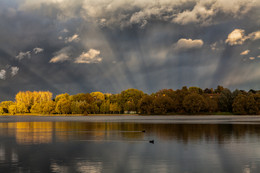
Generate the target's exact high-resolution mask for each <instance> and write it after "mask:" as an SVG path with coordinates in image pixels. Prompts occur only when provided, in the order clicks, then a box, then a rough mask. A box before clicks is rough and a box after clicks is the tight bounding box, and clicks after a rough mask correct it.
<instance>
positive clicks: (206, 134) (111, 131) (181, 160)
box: [0, 122, 260, 172]
mask: <svg viewBox="0 0 260 173" xmlns="http://www.w3.org/2000/svg"><path fill="white" fill-rule="evenodd" d="M143 130H145V132H143ZM149 140H155V144H154V145H153V144H150V143H149ZM259 142H260V126H259V125H253V124H251V125H249V124H147V123H126V122H121V123H115V122H106V123H104V122H16V123H0V170H1V172H2V171H3V172H152V171H156V172H193V171H194V170H198V171H197V172H209V171H210V170H216V172H244V171H247V172H248V171H249V172H250V171H251V172H254V171H255V172H258V171H260V167H259V166H258V165H260V164H259V160H260V154H258V153H260V152H258V151H260V150H259V149H258V143H259ZM187 163H189V165H187ZM205 165H206V166H205Z"/></svg>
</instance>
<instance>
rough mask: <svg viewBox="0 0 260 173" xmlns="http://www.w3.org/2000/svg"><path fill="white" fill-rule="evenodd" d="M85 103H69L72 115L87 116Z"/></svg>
mask: <svg viewBox="0 0 260 173" xmlns="http://www.w3.org/2000/svg"><path fill="white" fill-rule="evenodd" d="M87 106H88V104H87V102H86V101H73V102H72V103H71V112H72V114H87Z"/></svg>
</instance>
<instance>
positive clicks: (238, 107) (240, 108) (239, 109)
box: [232, 94, 247, 114]
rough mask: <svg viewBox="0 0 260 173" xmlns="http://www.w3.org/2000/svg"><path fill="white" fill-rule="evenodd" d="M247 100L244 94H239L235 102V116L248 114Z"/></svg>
mask: <svg viewBox="0 0 260 173" xmlns="http://www.w3.org/2000/svg"><path fill="white" fill-rule="evenodd" d="M246 104H247V98H246V96H245V95H244V94H239V95H238V96H237V97H236V98H235V99H234V102H233V105H232V106H233V112H234V113H235V114H246V113H247V111H246Z"/></svg>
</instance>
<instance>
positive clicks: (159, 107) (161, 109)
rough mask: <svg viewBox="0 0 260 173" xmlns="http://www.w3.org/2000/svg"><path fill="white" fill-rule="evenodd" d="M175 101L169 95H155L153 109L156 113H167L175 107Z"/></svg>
mask: <svg viewBox="0 0 260 173" xmlns="http://www.w3.org/2000/svg"><path fill="white" fill-rule="evenodd" d="M173 104H174V103H173V101H172V99H171V98H170V97H168V96H158V97H155V99H154V101H153V110H154V113H155V114H166V113H168V112H170V110H171V109H172V107H173Z"/></svg>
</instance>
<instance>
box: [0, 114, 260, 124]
mask: <svg viewBox="0 0 260 173" xmlns="http://www.w3.org/2000/svg"><path fill="white" fill-rule="evenodd" d="M5 122H110V123H113V122H115V123H151V124H260V116H258V115H242V116H238V115H208V116H207V115H192V116H191V115H152V116H150V115H147V116H142V115H109V116H107V115H90V116H77V115H67V116H61V115H57V116H47V115H45V116H30V115H23V116H20V115H14V116H12V115H9V116H0V123H5Z"/></svg>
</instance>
